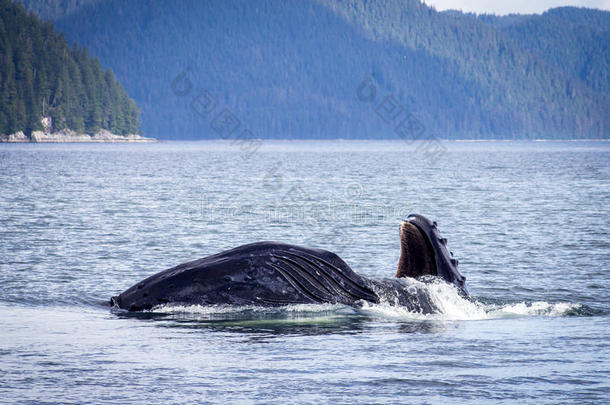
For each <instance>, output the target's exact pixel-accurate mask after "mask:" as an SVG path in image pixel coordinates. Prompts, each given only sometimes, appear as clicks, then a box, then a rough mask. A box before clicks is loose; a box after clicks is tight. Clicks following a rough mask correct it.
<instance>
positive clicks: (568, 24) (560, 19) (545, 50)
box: [480, 7, 610, 94]
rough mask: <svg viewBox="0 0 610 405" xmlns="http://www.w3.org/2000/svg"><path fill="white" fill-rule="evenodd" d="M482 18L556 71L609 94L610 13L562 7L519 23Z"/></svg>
mask: <svg viewBox="0 0 610 405" xmlns="http://www.w3.org/2000/svg"><path fill="white" fill-rule="evenodd" d="M480 18H481V20H483V21H486V22H488V23H490V24H492V25H494V26H496V27H498V28H499V29H500V30H501V31H502V33H503V34H505V35H507V36H508V37H510V38H512V39H514V40H516V41H518V42H519V43H520V44H522V45H523V46H524V47H525V48H526V49H527V51H529V52H530V53H531V54H533V55H535V56H536V57H538V58H540V59H543V60H545V61H546V62H548V63H549V64H550V65H551V66H553V67H554V68H556V69H558V70H560V71H562V72H563V73H565V74H567V75H568V76H570V77H574V78H577V79H579V80H581V81H582V82H584V83H585V84H586V85H588V86H589V87H591V88H592V89H594V90H597V91H600V92H604V93H606V94H608V93H610V40H609V38H610V13H608V12H600V11H598V10H591V9H586V8H574V7H561V8H556V9H552V10H550V11H548V12H546V13H543V14H542V15H532V16H522V17H521V18H518V19H517V18H512V17H511V16H505V17H496V16H487V15H485V16H481V17H480Z"/></svg>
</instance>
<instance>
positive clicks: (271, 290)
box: [110, 214, 467, 313]
mask: <svg viewBox="0 0 610 405" xmlns="http://www.w3.org/2000/svg"><path fill="white" fill-rule="evenodd" d="M400 242H401V243H400V244H401V251H400V259H399V261H398V268H397V271H396V278H394V279H384V280H374V279H370V278H366V277H363V276H361V275H359V274H357V273H356V272H354V271H353V270H352V269H351V268H350V266H348V265H347V263H345V262H344V261H343V260H342V259H341V258H340V257H339V256H338V255H336V254H334V253H332V252H329V251H326V250H322V249H312V248H307V247H302V246H296V245H289V244H285V243H279V242H257V243H251V244H248V245H243V246H239V247H236V248H234V249H231V250H227V251H224V252H221V253H218V254H215V255H212V256H207V257H204V258H202V259H199V260H195V261H191V262H188V263H183V264H181V265H179V266H176V267H173V268H170V269H167V270H164V271H162V272H160V273H157V274H155V275H153V276H151V277H148V278H147V279H145V280H143V281H141V282H139V283H137V284H135V285H133V286H132V287H130V288H128V289H127V290H125V291H124V292H123V293H121V294H119V295H118V296H115V297H112V298H111V300H110V304H111V305H112V306H113V307H118V308H121V309H126V310H128V311H142V310H148V309H152V308H154V307H156V306H159V305H164V304H176V305H197V304H198V305H215V304H226V305H257V306H279V305H288V304H312V303H332V304H345V305H350V306H358V305H361V304H363V303H365V302H369V303H379V302H380V301H382V299H383V298H384V297H387V296H391V297H392V302H393V303H394V304H395V305H403V306H406V307H408V308H409V309H410V310H417V311H420V312H426V313H429V312H434V304H433V303H432V302H430V300H429V299H427V298H426V296H425V294H424V293H422V291H421V288H420V289H419V290H418V288H414V286H416V285H421V283H419V284H411V285H410V288H405V286H406V284H405V283H404V280H408V279H420V280H422V279H424V280H426V279H437V278H438V279H442V280H444V281H445V282H447V283H450V284H453V285H455V286H456V287H457V288H458V290H459V291H460V292H461V293H462V294H467V292H466V286H465V277H464V276H462V275H461V274H460V272H459V271H458V268H457V267H458V261H457V259H455V258H454V257H453V253H451V252H450V251H449V250H448V249H447V246H446V244H447V240H446V239H445V238H443V237H442V236H441V235H440V233H439V231H438V228H437V224H436V222H433V221H430V220H429V219H427V218H426V217H424V216H422V215H418V214H411V215H409V216H408V217H407V219H406V220H404V221H403V222H402V223H401V225H400Z"/></svg>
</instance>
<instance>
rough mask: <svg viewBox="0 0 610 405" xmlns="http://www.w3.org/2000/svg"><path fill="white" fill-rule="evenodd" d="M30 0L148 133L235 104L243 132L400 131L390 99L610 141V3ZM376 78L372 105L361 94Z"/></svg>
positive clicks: (431, 124) (171, 134) (402, 105)
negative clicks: (465, 10) (101, 69)
mask: <svg viewBox="0 0 610 405" xmlns="http://www.w3.org/2000/svg"><path fill="white" fill-rule="evenodd" d="M22 2H23V3H24V4H26V6H28V7H30V8H31V9H32V10H34V11H36V12H37V13H39V14H40V15H41V16H43V17H45V18H51V19H53V21H54V22H55V24H56V26H57V28H58V29H59V30H60V31H62V32H64V33H65V34H66V36H67V37H68V39H69V40H70V41H76V42H78V43H79V44H80V45H84V46H87V47H88V48H89V49H90V50H91V52H92V53H93V54H94V55H95V56H96V57H99V58H100V60H101V61H102V63H103V65H104V66H109V67H111V68H112V69H113V71H114V72H115V74H116V75H117V77H118V78H119V79H120V80H121V82H122V83H123V84H124V86H125V88H126V89H127V90H128V92H129V94H130V95H131V96H132V97H133V98H134V99H135V100H136V102H137V103H138V105H139V106H140V108H141V110H142V115H141V127H142V129H143V130H144V133H145V134H147V135H151V136H155V137H157V138H163V139H204V138H218V137H219V133H218V131H216V130H215V127H214V125H213V119H214V117H215V115H214V114H216V112H217V111H223V108H225V107H226V108H227V109H228V111H230V113H231V116H232V117H233V118H235V119H236V120H237V121H238V124H239V125H238V127H237V128H238V129H236V131H237V132H239V131H241V130H244V129H247V130H249V131H251V132H252V134H254V136H257V137H262V138H390V137H395V136H396V127H397V125H398V124H399V123H400V121H401V120H402V118H396V119H395V120H388V119H387V117H385V119H384V117H382V116H381V115H380V111H382V110H384V107H387V105H382V104H383V103H384V102H385V101H386V98H387V97H390V100H391V101H394V104H395V105H394V107H395V108H396V109H397V110H398V109H400V110H401V112H402V115H400V117H403V116H407V114H412V115H413V116H415V117H417V120H418V121H419V122H420V123H421V124H422V125H423V127H424V130H425V136H427V135H435V136H438V137H441V138H608V137H609V136H610V77H609V76H608V74H609V73H608V72H609V71H610V69H608V63H609V61H608V58H610V56H609V55H610V52H609V49H608V48H609V46H610V40H609V39H608V38H610V36H608V35H607V34H608V32H607V30H608V26H609V24H610V23H609V22H608V21H610V13H609V12H605V11H600V10H592V9H579V8H572V7H565V8H559V9H552V10H550V11H548V12H547V13H544V14H542V15H532V16H514V15H513V16H505V17H496V16H485V15H483V16H475V15H471V14H462V13H458V12H437V11H435V10H434V9H432V8H430V7H428V6H426V5H425V4H422V3H421V2H419V1H418V0H384V1H375V2H368V1H365V0H345V1H335V0H329V1H317V0H308V1H290V0H289V1H281V0H261V1H255V2H250V1H243V0H222V1H217V0H211V1H205V2H202V1H195V0H184V1H181V2H164V1H161V0H148V1H142V0H132V1H129V2H124V1H118V0H58V1H53V2H51V1H50V0H44V1H43V2H34V1H33V0H22ZM45 4H47V6H45ZM62 9H63V10H64V11H65V12H64V13H62V12H61V10H62ZM181 73H184V75H183V76H180V74H181ZM177 77H182V78H183V79H184V80H185V83H188V84H189V85H190V86H191V90H190V91H189V92H187V93H185V94H184V95H180V94H176V92H175V91H172V88H173V87H172V83H174V82H175V79H176V78H177ZM367 78H370V79H371V80H370V82H369V83H371V84H372V85H374V86H375V90H376V92H377V93H376V94H377V95H376V98H375V100H373V101H371V102H365V101H362V99H360V98H359V97H358V94H357V90H358V88H359V85H360V84H361V83H362V82H363V81H364V80H365V79H367ZM174 90H175V89H174ZM204 90H205V91H207V92H208V93H206V94H208V96H209V97H208V99H209V100H212V99H213V100H215V103H216V104H217V106H218V108H217V110H214V113H213V114H210V116H209V117H208V116H202V114H201V113H200V112H199V113H198V112H197V110H196V109H195V108H194V104H196V103H194V100H195V99H196V97H197V96H199V95H200V94H201V92H202V91H204ZM206 97H207V96H206ZM199 100H200V99H199ZM386 110H387V108H386ZM386 112H387V111H386ZM411 136H415V135H414V134H413V133H411Z"/></svg>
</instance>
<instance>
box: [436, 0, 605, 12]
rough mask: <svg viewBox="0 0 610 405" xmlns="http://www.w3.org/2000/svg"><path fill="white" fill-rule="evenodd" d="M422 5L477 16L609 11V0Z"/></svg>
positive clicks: (444, 0)
mask: <svg viewBox="0 0 610 405" xmlns="http://www.w3.org/2000/svg"><path fill="white" fill-rule="evenodd" d="M424 3H426V4H427V5H429V6H434V7H435V8H436V9H437V10H438V11H442V10H447V9H455V10H462V11H464V12H474V13H477V14H482V13H489V14H492V13H493V14H510V13H519V14H532V13H538V14H539V13H543V12H545V11H546V10H548V9H549V8H553V7H560V6H577V7H589V8H599V9H602V10H610V0H424Z"/></svg>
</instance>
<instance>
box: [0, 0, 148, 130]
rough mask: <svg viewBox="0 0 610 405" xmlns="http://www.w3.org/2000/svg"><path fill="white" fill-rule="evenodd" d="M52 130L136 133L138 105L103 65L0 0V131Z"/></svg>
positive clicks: (17, 7)
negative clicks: (47, 121) (48, 123)
mask: <svg viewBox="0 0 610 405" xmlns="http://www.w3.org/2000/svg"><path fill="white" fill-rule="evenodd" d="M42 116H46V117H51V119H52V123H53V130H55V131H57V130H61V129H65V128H68V129H71V130H73V131H75V132H78V133H89V134H93V133H96V132H97V131H99V130H100V129H102V128H103V129H106V130H110V131H111V132H113V133H115V134H120V135H124V134H134V133H137V132H138V109H137V108H136V105H135V103H134V101H133V100H131V99H130V98H129V96H128V95H127V93H126V92H125V90H124V89H123V88H122V87H121V85H120V84H119V83H118V82H117V80H116V79H115V77H114V74H113V73H112V70H110V69H108V70H106V71H104V69H103V68H102V66H101V64H100V62H99V60H98V59H94V58H92V57H91V56H89V53H88V52H87V50H86V49H84V48H80V47H77V46H74V47H72V48H71V47H70V46H69V45H68V43H67V42H66V40H65V37H64V36H63V35H60V34H57V33H56V32H55V31H54V28H53V25H52V24H51V23H49V22H42V21H40V20H39V18H38V17H36V16H35V15H28V14H27V13H26V12H25V10H24V8H23V7H22V6H21V5H19V4H16V3H13V2H11V1H9V0H0V133H3V134H10V133H14V132H17V131H24V132H25V133H26V134H30V133H31V132H32V131H33V130H41V129H43V128H42V125H41V117H42Z"/></svg>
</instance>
